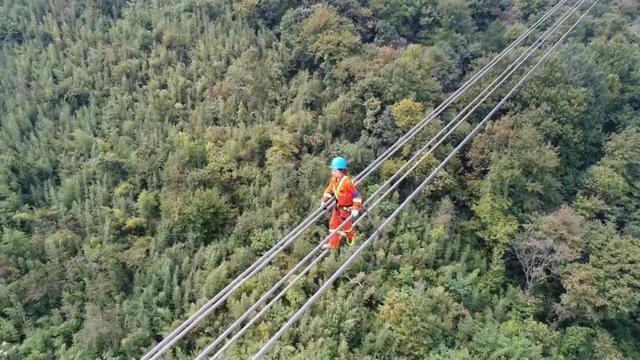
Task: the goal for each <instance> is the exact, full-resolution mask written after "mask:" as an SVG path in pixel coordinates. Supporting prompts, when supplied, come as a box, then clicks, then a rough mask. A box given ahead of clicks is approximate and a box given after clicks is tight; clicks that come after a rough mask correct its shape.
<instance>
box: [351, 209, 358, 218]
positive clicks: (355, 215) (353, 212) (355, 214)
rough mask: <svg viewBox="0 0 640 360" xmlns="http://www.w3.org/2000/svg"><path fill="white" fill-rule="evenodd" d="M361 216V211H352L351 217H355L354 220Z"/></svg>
mask: <svg viewBox="0 0 640 360" xmlns="http://www.w3.org/2000/svg"><path fill="white" fill-rule="evenodd" d="M359 214H360V211H358V210H356V209H353V210H351V216H353V217H354V218H356V217H358V215H359Z"/></svg>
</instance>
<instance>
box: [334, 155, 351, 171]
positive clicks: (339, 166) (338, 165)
mask: <svg viewBox="0 0 640 360" xmlns="http://www.w3.org/2000/svg"><path fill="white" fill-rule="evenodd" d="M347 165H348V164H347V160H346V159H345V158H343V157H341V156H337V157H335V158H333V160H331V166H330V167H331V169H336V170H346V169H347Z"/></svg>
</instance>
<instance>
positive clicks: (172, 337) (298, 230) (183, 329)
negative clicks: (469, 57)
mask: <svg viewBox="0 0 640 360" xmlns="http://www.w3.org/2000/svg"><path fill="white" fill-rule="evenodd" d="M566 1H567V0H562V1H560V2H559V3H558V4H556V5H555V6H553V7H552V8H551V9H550V10H548V11H547V12H546V13H545V14H544V15H543V16H542V17H541V18H540V19H539V20H537V21H536V22H535V23H534V24H533V25H531V26H530V27H529V28H528V29H527V30H526V31H524V32H523V33H522V34H521V35H520V36H519V37H518V38H517V39H516V40H514V41H513V42H512V43H511V44H510V45H509V46H508V47H507V48H505V49H504V50H503V51H502V52H500V53H499V54H498V55H496V56H495V57H494V58H493V59H492V60H491V61H490V62H489V63H487V64H486V65H485V66H484V67H483V68H482V69H481V70H480V71H479V72H478V73H476V74H474V75H473V76H472V77H471V78H469V79H468V80H467V81H466V82H465V83H464V84H463V85H462V86H461V87H460V88H459V89H458V90H456V91H455V92H454V93H452V94H451V95H450V96H449V97H447V99H446V100H445V101H444V102H443V103H441V104H440V105H439V106H438V107H436V108H435V109H434V110H433V111H431V112H430V113H429V114H428V115H427V116H425V117H424V118H423V119H422V120H421V121H420V122H419V123H418V124H416V125H415V126H414V127H413V128H412V129H410V130H409V131H408V132H407V133H405V134H404V135H403V136H402V137H400V138H399V139H398V140H397V141H396V143H394V144H393V145H392V146H391V147H390V148H388V149H387V150H386V151H384V152H383V154H381V155H380V156H379V157H378V158H377V159H376V160H374V161H373V162H372V163H370V164H369V165H368V166H367V167H366V168H365V169H364V170H363V171H362V172H361V173H360V174H358V175H357V176H356V177H355V182H356V184H359V183H360V182H362V181H364V180H365V179H366V178H367V177H368V176H369V175H370V174H371V173H373V171H375V170H376V169H377V168H378V167H379V166H380V164H382V163H383V162H384V161H385V160H387V159H388V158H389V157H391V156H392V155H393V154H395V153H396V152H397V150H398V149H400V148H401V147H402V146H404V145H405V144H407V143H408V142H409V141H410V140H411V139H412V138H413V137H414V136H415V135H416V134H417V133H418V132H419V131H421V130H422V129H423V128H424V127H425V126H427V125H428V124H429V123H430V122H431V121H432V120H433V119H435V118H436V117H437V116H439V115H440V114H441V113H442V112H443V111H444V110H445V109H446V108H447V107H448V106H449V105H450V104H451V103H453V102H454V101H455V100H457V98H458V97H460V96H461V95H462V94H463V93H464V92H465V91H466V90H467V89H468V88H469V87H471V86H472V85H474V84H475V83H476V82H477V81H478V80H479V79H480V78H481V77H482V76H484V75H485V74H486V73H487V72H489V71H490V70H491V69H492V68H493V67H494V66H495V65H496V64H497V63H498V62H499V61H500V60H502V59H503V58H504V57H505V56H507V55H508V54H509V53H510V52H511V51H512V50H513V49H514V48H515V47H517V46H518V45H519V44H521V43H522V42H523V41H524V40H525V39H526V38H527V37H528V36H529V35H530V34H531V33H532V32H533V31H534V30H535V29H536V28H537V27H538V26H539V25H540V24H542V23H543V22H544V21H546V20H547V19H548V18H549V17H550V16H552V15H553V14H554V13H555V12H556V11H557V10H558V9H559V8H560V7H561V6H562V5H563V4H564V3H565V2H566ZM332 200H333V199H332ZM331 206H332V204H328V205H324V206H321V207H319V208H318V209H316V210H315V211H313V212H312V213H311V214H310V215H308V216H307V218H305V219H304V220H303V221H302V222H301V223H300V224H298V226H296V227H295V228H294V229H293V230H292V231H291V232H289V233H288V234H287V235H286V236H285V237H283V238H282V239H281V240H280V241H278V242H277V243H276V244H275V245H274V246H273V247H272V248H271V249H270V250H268V251H267V252H266V253H265V254H263V255H262V257H261V258H260V259H258V260H257V261H256V262H254V263H253V264H252V265H251V266H249V267H248V268H247V269H246V270H244V271H243V272H242V273H241V274H240V275H238V276H237V277H236V278H235V279H234V280H233V281H231V282H230V283H229V284H228V285H227V286H226V287H225V288H223V289H222V290H221V291H220V292H219V293H218V294H216V296H214V297H213V298H212V299H210V300H209V301H208V302H207V303H206V304H204V305H203V306H202V307H201V308H200V309H199V310H198V311H196V312H195V313H194V314H192V315H191V316H190V317H189V318H188V319H187V320H185V321H184V322H183V323H181V324H180V325H179V326H178V327H177V328H175V329H174V330H173V331H172V332H171V333H170V334H169V335H167V336H166V337H165V338H164V339H163V340H162V341H161V342H159V343H158V344H157V345H156V346H154V348H153V349H151V350H150V351H149V352H148V353H147V354H145V355H144V356H143V357H142V360H154V359H158V358H160V357H161V356H162V354H163V353H165V352H166V351H167V350H168V349H169V348H171V347H172V346H173V345H174V344H175V343H176V342H177V341H179V340H180V339H181V338H182V337H184V336H185V335H186V334H187V333H188V332H189V331H190V330H192V329H193V328H194V327H195V326H197V325H198V323H199V322H200V321H202V319H204V318H205V317H206V316H207V315H208V314H210V313H211V312H212V311H213V310H215V309H216V308H217V307H219V306H220V305H221V304H222V303H223V302H224V301H225V300H226V299H227V298H228V297H229V296H230V295H231V294H232V293H233V292H234V291H235V290H237V289H238V288H239V287H240V286H241V285H242V284H244V283H245V282H246V281H247V280H248V279H250V278H251V277H253V276H254V275H255V274H256V273H257V272H259V271H260V270H262V269H263V268H264V267H265V266H266V265H268V263H269V262H270V261H271V260H272V259H273V258H274V257H275V256H277V254H278V253H280V252H281V251H282V250H284V249H285V248H286V247H287V246H288V245H290V244H291V243H292V242H293V241H295V240H296V239H297V238H299V237H300V235H301V234H302V233H303V232H304V231H305V230H306V229H308V227H309V226H311V225H312V224H313V223H315V222H316V221H317V220H318V219H319V218H320V217H321V216H322V215H324V214H325V213H326V212H327V211H328V210H329V209H330V208H331ZM343 226H344V223H343Z"/></svg>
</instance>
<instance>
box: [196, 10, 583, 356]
mask: <svg viewBox="0 0 640 360" xmlns="http://www.w3.org/2000/svg"><path fill="white" fill-rule="evenodd" d="M582 2H584V0H582V1H580V2H579V3H578V4H577V5H575V6H574V7H573V10H571V9H570V10H569V11H567V13H565V14H563V15H562V17H561V18H560V19H558V21H557V22H556V23H555V24H554V25H553V26H552V27H551V28H549V29H548V30H547V31H546V32H545V33H544V34H543V35H541V36H540V38H538V39H537V40H536V42H534V44H532V45H531V46H530V47H529V48H528V49H527V51H526V52H525V53H523V54H521V55H520V56H519V57H518V58H517V59H516V60H515V62H513V63H512V64H510V65H509V67H508V68H507V69H506V70H504V71H503V72H502V74H500V76H499V77H498V78H496V79H495V80H494V81H492V82H491V84H490V85H489V86H488V87H486V88H485V89H484V90H483V91H482V92H481V93H480V94H479V95H478V96H476V98H475V99H474V100H473V101H472V102H471V103H470V104H468V105H467V106H466V107H465V108H464V109H463V110H462V111H461V112H460V113H458V115H457V116H456V117H455V118H454V119H452V120H451V121H450V123H449V124H447V126H445V127H444V128H443V129H441V130H440V132H439V133H438V134H436V135H435V136H434V137H433V138H432V139H431V140H430V141H429V142H428V143H427V144H425V146H423V148H422V149H420V150H419V151H418V152H416V154H414V156H413V157H412V158H411V159H410V160H409V161H408V162H407V163H406V164H405V165H404V166H403V167H402V168H401V169H399V170H398V171H397V172H396V173H395V174H394V175H393V176H392V177H391V178H390V179H388V180H387V181H386V182H385V183H384V184H383V185H382V186H381V187H379V188H378V189H377V190H376V192H375V193H374V194H372V196H371V197H370V198H369V199H368V200H367V202H365V204H364V206H365V208H366V205H367V203H368V202H369V201H372V200H373V199H375V196H376V195H377V194H378V193H379V192H380V191H382V190H383V189H384V188H385V187H386V186H387V185H389V184H390V183H391V182H392V181H393V180H394V179H395V178H396V177H397V176H398V175H399V174H400V173H401V172H402V171H403V170H404V169H406V167H407V166H409V165H411V164H412V163H413V164H414V165H413V166H412V167H411V169H409V171H407V172H406V173H405V175H404V176H402V177H401V178H400V179H399V180H398V181H397V182H396V183H395V184H394V185H393V186H392V188H391V189H390V190H388V191H387V192H385V193H384V194H383V195H382V196H381V199H383V198H385V197H386V196H388V195H389V193H390V192H391V191H392V190H393V189H394V188H395V187H397V185H399V183H400V182H401V181H402V180H404V179H405V178H406V176H407V175H408V174H409V173H410V172H412V171H413V170H414V169H415V168H416V167H417V166H418V165H419V164H420V163H421V162H422V161H423V160H424V159H425V158H426V157H427V156H428V155H429V154H431V152H432V151H433V150H434V149H435V148H436V147H437V146H439V145H440V144H442V142H443V141H444V139H446V138H447V137H448V136H449V135H450V134H451V133H452V132H453V131H454V130H455V129H456V128H457V127H458V126H459V125H460V124H461V123H462V122H463V121H464V120H466V119H467V117H468V116H469V115H470V114H471V113H473V111H475V110H476V109H477V108H478V106H480V104H482V103H483V102H484V101H485V100H486V99H487V98H488V97H489V96H490V95H491V94H492V93H493V92H494V91H495V90H496V89H497V88H498V87H499V86H500V85H502V84H503V83H504V81H505V80H506V79H507V78H508V77H510V76H511V75H512V74H513V72H514V71H515V70H517V68H518V67H520V65H522V64H523V63H524V62H525V61H526V60H527V59H528V58H529V56H530V55H531V54H533V52H534V51H535V49H536V48H537V47H538V46H539V44H541V43H542V42H544V41H546V40H547V39H548V38H549V36H550V35H551V34H552V33H553V32H554V31H555V30H557V28H558V27H559V26H560V25H561V24H563V23H564V21H566V19H567V18H568V17H569V16H571V15H572V14H573V13H574V12H575V11H576V10H577V9H578V7H579V6H580V5H581V4H582ZM501 79H502V81H500V83H499V84H497V85H496V86H495V87H493V89H492V88H491V87H492V86H494V85H495V84H496V82H497V81H498V80H501ZM482 96H484V97H482ZM481 97H482V99H480V98H481ZM479 99H480V100H479ZM478 100H479V103H477V104H476V105H475V106H474V107H473V108H472V109H471V111H469V112H467V110H469V108H470V107H471V106H472V105H474V103H476V102H477V101H478ZM465 113H466V114H465ZM461 115H465V116H464V117H462V116H461ZM454 123H455V124H456V126H454V128H453V129H450V130H449V131H448V132H447V134H446V135H445V136H444V137H443V138H442V139H440V141H438V142H437V144H436V145H435V146H433V147H431V149H430V150H429V151H428V152H427V153H425V154H423V155H422V157H421V159H420V160H419V161H418V162H414V161H415V160H416V159H417V158H418V156H419V155H421V154H422V153H423V152H424V151H425V150H426V148H427V147H429V146H431V145H432V144H433V141H434V140H435V139H437V138H438V137H439V136H440V135H441V134H442V133H444V131H446V130H447V129H448V127H449V126H450V125H451V124H454ZM379 202H380V201H376V202H375V203H374V204H373V205H372V206H371V207H370V208H369V209H368V210H366V213H363V214H362V215H366V214H368V212H369V211H370V210H371V209H373V208H375V207H376V206H377V204H378V203H379ZM361 218H362V217H359V218H358V219H356V221H355V222H354V223H353V226H355V225H356V224H357V223H358V222H359V221H360V219H361ZM349 220H350V218H348V219H347V220H345V221H344V222H343V224H346V223H347V222H348V221H349ZM343 224H342V225H343ZM340 228H341V227H339V228H338V229H336V230H334V232H333V233H331V234H329V235H328V236H327V238H326V239H325V240H323V241H322V242H320V244H319V245H318V247H316V248H314V249H313V250H312V251H311V252H310V253H309V254H308V255H307V257H305V258H304V259H302V260H301V261H300V262H299V263H298V264H297V265H296V266H295V267H294V268H293V269H292V270H291V271H290V272H289V273H287V274H286V275H285V276H284V277H283V278H281V280H280V281H279V282H278V283H276V284H275V285H274V286H273V287H272V288H271V289H270V290H269V291H268V292H267V293H265V295H263V297H261V298H260V299H259V300H258V301H257V302H256V303H254V304H253V305H252V306H251V307H250V308H249V309H248V310H246V312H245V313H244V314H243V315H242V316H241V317H240V318H238V319H237V320H236V321H235V322H234V323H233V324H232V325H230V326H229V327H228V328H227V329H226V330H225V331H224V332H223V333H222V334H220V335H219V336H218V338H216V339H215V340H214V341H213V342H212V343H211V344H210V345H209V346H208V347H207V348H206V349H205V350H203V351H202V352H201V353H200V355H199V356H198V358H197V359H203V358H204V357H205V356H206V355H207V354H208V353H210V352H211V351H212V350H213V349H214V348H215V347H216V346H217V345H219V344H220V343H221V342H222V340H224V338H225V337H226V336H228V335H229V333H230V332H231V331H233V329H235V328H236V327H237V326H239V324H240V323H241V322H242V321H243V320H245V319H246V318H247V317H248V316H249V315H250V314H251V313H252V312H253V311H255V309H256V308H257V306H259V304H261V303H262V302H264V301H266V300H267V298H268V297H269V296H271V294H272V293H273V292H274V291H275V290H277V288H279V287H280V286H281V285H282V284H283V283H284V282H285V281H286V280H287V279H288V278H289V277H290V276H291V275H292V274H293V273H295V272H296V271H297V270H298V269H299V268H300V267H301V266H302V265H304V263H306V261H308V259H309V257H310V256H312V255H313V254H314V253H315V252H316V251H317V250H318V249H319V246H321V245H322V244H323V243H324V242H325V241H326V240H327V239H328V238H330V237H331V236H333V235H334V234H335V233H337V232H338V231H339V230H340ZM298 278H299V277H298ZM296 279H297V278H296ZM295 281H296V280H294V281H293V282H295ZM286 290H287V289H285V290H283V291H282V292H281V293H280V294H279V295H278V296H277V298H280V297H282V296H283V295H284V293H283V292H286ZM272 302H273V301H272ZM272 302H271V303H270V305H267V307H270V306H271V305H272ZM262 313H263V311H261V312H260V314H262ZM260 314H258V315H256V316H257V317H258V316H260ZM254 319H255V318H254ZM253 322H254V320H251V322H250V323H249V325H245V327H243V329H242V330H241V333H242V332H244V331H246V328H247V327H248V326H250V324H252V323H253ZM241 333H240V334H241ZM237 337H238V335H236V336H234V337H233V338H232V339H230V340H229V341H230V342H232V341H234V340H235V339H237ZM228 345H230V344H229V343H227V344H226V345H225V349H226V348H227V347H228ZM218 353H220V351H219V352H218ZM218 353H217V354H216V355H214V357H213V358H215V357H216V356H218Z"/></svg>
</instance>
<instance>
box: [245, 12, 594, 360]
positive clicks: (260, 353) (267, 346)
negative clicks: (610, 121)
mask: <svg viewBox="0 0 640 360" xmlns="http://www.w3.org/2000/svg"><path fill="white" fill-rule="evenodd" d="M599 1H600V0H595V1H594V2H593V4H592V5H591V6H590V7H589V8H588V9H587V11H585V12H584V13H583V14H582V16H581V17H580V18H579V19H578V20H577V21H576V22H575V23H574V24H573V25H572V26H571V27H570V28H569V29H568V30H567V32H565V33H564V34H563V35H562V37H561V38H560V39H559V40H558V41H557V42H556V43H555V44H554V45H553V46H552V47H551V48H549V49H548V50H547V51H546V52H545V53H544V55H543V56H542V58H541V59H540V60H539V61H538V62H537V63H536V64H535V65H534V66H533V67H532V68H531V69H530V70H529V71H528V72H527V73H526V74H525V75H524V76H523V77H522V78H521V79H520V81H518V83H517V84H516V85H515V86H514V87H513V88H512V89H511V90H510V91H509V92H508V93H507V95H505V96H504V97H503V98H502V100H500V102H499V103H498V104H497V105H496V106H495V107H494V108H493V109H492V110H491V111H490V112H489V114H488V115H487V116H486V117H485V118H484V119H482V121H481V122H480V123H478V125H477V126H476V127H475V128H473V130H472V131H471V132H470V133H469V134H468V135H467V136H466V137H465V138H464V139H463V140H462V142H460V144H458V146H456V148H455V149H453V151H452V152H451V153H450V154H449V155H448V156H447V157H446V158H445V159H444V160H443V161H442V162H441V163H440V164H439V165H438V167H437V168H436V169H434V170H433V172H432V173H431V174H430V175H429V176H428V177H427V178H426V179H425V180H424V181H423V182H422V183H421V184H420V185H419V186H418V187H417V188H416V189H415V190H414V191H413V192H412V193H411V194H410V195H409V196H408V197H407V198H406V199H405V201H404V202H403V203H402V204H400V206H398V208H396V210H395V211H394V212H393V213H392V214H391V215H390V216H389V217H388V218H387V219H385V221H384V222H383V223H382V224H381V225H380V226H379V227H378V228H377V229H376V230H375V231H374V233H373V234H372V235H371V236H370V237H369V238H368V239H367V240H365V241H364V242H363V243H362V244H361V245H360V246H359V247H358V248H357V249H356V250H355V251H354V253H353V254H352V255H351V256H350V257H349V258H348V259H347V260H346V261H345V262H344V263H343V264H342V266H340V268H338V270H337V271H336V272H335V273H334V274H333V275H332V276H331V277H330V278H329V279H327V281H326V282H325V283H324V284H323V285H322V286H321V287H320V289H318V290H317V291H316V292H315V293H314V294H313V296H311V298H310V299H309V300H308V301H307V302H306V303H305V304H304V305H303V306H302V307H301V308H300V309H299V310H298V311H297V312H296V313H295V314H294V315H293V316H292V317H291V318H290V319H289V321H287V323H286V324H284V325H283V326H282V327H281V328H280V329H279V330H278V331H277V332H276V333H275V334H274V335H273V336H272V337H271V339H269V341H268V342H267V343H266V344H265V345H264V346H263V347H262V348H261V349H260V350H259V351H258V352H257V353H256V354H255V355H254V356H253V358H252V360H260V359H262V358H264V356H265V355H266V354H267V353H268V352H269V350H270V349H271V348H272V347H273V346H274V345H275V343H276V342H277V341H278V340H279V339H280V338H281V337H282V336H283V335H284V333H285V332H286V331H287V330H288V329H289V328H290V327H291V326H292V325H293V324H294V323H295V322H296V321H297V320H298V319H300V317H302V315H304V313H305V312H306V311H307V310H308V309H309V307H310V306H311V305H312V304H313V303H314V302H316V301H317V300H318V299H319V298H320V296H321V295H322V294H323V293H324V292H325V291H327V289H328V288H329V287H330V286H331V285H332V284H333V282H334V281H335V280H336V279H337V278H338V277H339V276H340V275H342V274H343V273H344V272H345V271H346V270H347V269H348V268H349V266H350V265H351V264H352V263H353V262H354V261H355V259H356V258H357V256H358V255H360V254H361V253H362V251H363V250H364V249H365V248H366V247H367V246H368V245H369V244H370V243H371V242H372V241H373V240H374V239H375V238H376V237H378V236H379V235H380V233H381V231H382V229H383V228H384V227H385V226H386V225H388V224H389V223H390V222H391V221H392V220H393V219H394V218H395V217H396V216H398V214H399V213H400V212H401V211H402V210H403V209H404V208H405V207H406V206H407V205H408V204H409V203H410V202H411V201H412V200H413V199H414V198H415V197H416V196H417V195H418V194H419V193H420V192H421V191H422V190H423V189H424V187H425V186H426V185H428V184H429V183H430V182H431V181H432V180H433V179H434V177H435V176H436V175H437V173H438V172H439V171H440V170H442V168H444V166H445V165H446V164H447V163H448V162H449V161H450V160H451V159H452V158H453V156H454V155H456V153H457V152H458V151H460V149H461V148H462V147H463V146H464V145H466V144H467V143H468V142H469V140H471V138H473V136H475V134H476V133H477V132H478V131H479V130H480V129H481V128H482V126H483V125H484V124H485V123H486V122H487V121H488V120H489V119H490V118H491V117H492V116H493V115H494V114H495V112H496V111H498V109H499V108H500V107H501V106H502V105H504V103H505V102H506V101H507V100H508V99H509V98H510V97H511V95H513V93H514V92H515V91H516V90H517V89H518V88H519V87H520V86H522V84H523V83H524V82H525V80H526V79H527V78H528V77H529V76H530V75H531V74H532V73H533V72H534V71H535V70H536V69H537V68H538V66H539V65H540V64H541V63H542V62H543V61H544V60H545V59H546V58H547V57H548V56H549V55H550V54H551V52H552V51H553V50H555V49H556V48H557V47H558V45H560V43H561V42H562V41H564V39H565V38H566V37H567V36H568V35H569V33H570V32H571V31H572V30H573V29H574V28H575V27H576V26H577V25H578V24H579V23H580V21H582V19H583V18H584V17H585V16H586V15H587V14H588V13H589V12H590V11H591V9H593V7H595V5H596V4H597V3H598V2H599Z"/></svg>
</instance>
